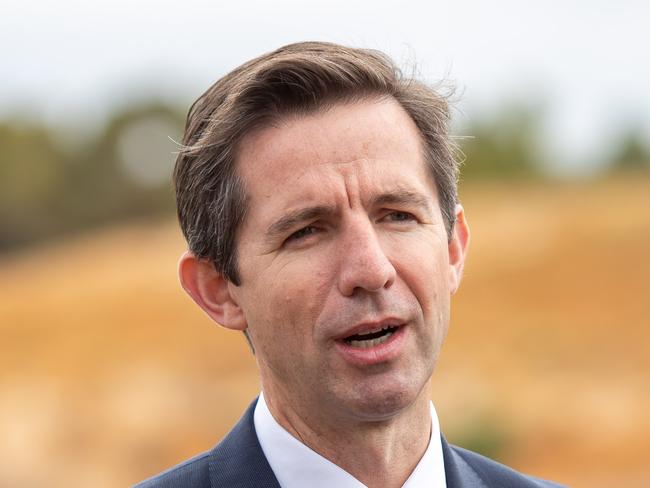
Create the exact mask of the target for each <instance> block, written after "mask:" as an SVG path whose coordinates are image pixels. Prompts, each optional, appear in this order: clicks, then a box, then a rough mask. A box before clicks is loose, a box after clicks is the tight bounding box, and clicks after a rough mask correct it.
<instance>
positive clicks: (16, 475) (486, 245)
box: [0, 178, 650, 488]
mask: <svg viewBox="0 0 650 488" xmlns="http://www.w3.org/2000/svg"><path fill="white" fill-rule="evenodd" d="M462 194H463V196H464V197H465V198H464V204H465V207H466V210H467V213H468V216H469V219H470V224H471V226H472V231H473V242H472V245H471V251H470V257H469V261H468V263H467V268H466V274H465V279H464V283H463V286H462V287H461V290H460V292H459V293H458V295H457V296H456V298H455V299H454V305H453V313H452V315H453V319H452V325H451V330H450V334H449V337H448V339H447V343H446V345H445V348H444V350H443V355H442V358H441V362H440V364H439V366H438V370H437V371H436V374H435V376H434V399H435V402H436V406H437V409H438V413H439V415H440V417H441V422H442V426H443V429H444V430H445V431H446V432H447V433H448V436H449V437H451V438H452V440H453V439H454V438H456V439H461V438H462V437H463V433H464V432H466V431H467V429H468V428H469V427H468V426H476V425H478V426H480V427H479V429H481V428H485V427H486V425H485V424H488V426H489V429H491V430H492V431H496V432H499V433H500V434H501V435H502V436H503V438H504V439H505V441H506V442H505V444H504V447H503V450H502V451H501V459H502V460H503V461H505V462H507V463H509V464H511V465H513V466H514V467H516V468H518V469H522V470H524V471H527V472H531V473H534V474H536V475H538V476H541V477H547V478H551V479H555V480H557V481H560V482H563V483H565V484H569V485H571V486H576V487H581V486H582V487H609V486H626V487H635V486H639V487H641V486H650V463H648V461H647V453H648V452H650V426H649V422H650V416H649V415H648V414H647V405H649V404H650V389H649V388H648V377H649V376H650V375H649V373H650V327H649V326H650V286H649V283H648V282H649V277H650V180H648V179H645V180H643V179H632V178H628V179H621V180H616V181H609V182H606V183H594V184H590V185H565V186H543V185H521V186H506V185H494V186H489V187H486V186H480V187H479V186H466V187H464V188H463V191H462ZM183 248H184V243H183V242H182V240H181V237H180V232H179V231H177V229H176V225H175V224H174V223H169V224H166V225H163V226H130V227H121V228H117V229H110V230H105V231H101V232H97V233H94V234H92V235H88V236H85V237H78V238H75V239H71V240H70V241H69V242H64V243H59V244H56V245H50V246H47V247H43V248H40V249H36V250H31V251H29V252H26V253H24V254H22V255H18V256H12V257H11V258H10V259H9V258H5V259H4V261H0V297H2V298H1V299H0V371H1V372H2V373H0V432H1V433H2V437H3V443H2V445H0V486H16V487H21V486H50V487H57V486H62V487H63V486H93V487H98V488H101V487H104V486H106V487H109V486H124V485H127V484H130V483H133V482H135V481H137V480H139V479H141V478H143V477H146V476H148V475H150V474H152V473H154V472H156V471H159V470H160V469H161V468H163V467H165V466H168V465H171V464H173V463H175V462H178V461H180V460H181V459H183V458H185V457H188V456H190V455H192V454H194V453H196V452H199V451H201V450H204V449H206V448H208V447H210V446H211V445H212V444H213V443H214V442H215V441H216V440H217V439H218V438H219V437H220V436H221V435H222V434H224V433H225V432H226V431H227V430H228V428H229V427H230V426H231V425H232V423H233V422H234V421H235V420H236V419H237V417H238V416H239V414H240V412H241V411H242V409H243V408H244V406H245V405H246V404H247V403H248V402H249V401H250V400H251V399H252V398H253V397H254V395H255V394H256V392H257V389H258V383H257V379H256V373H255V363H254V360H253V358H252V357H251V355H250V354H249V352H248V350H247V346H246V343H245V341H244V339H243V337H241V336H240V335H239V334H235V333H230V332H227V331H225V330H221V329H219V328H218V327H216V326H213V325H212V324H211V323H210V322H209V320H208V319H207V318H206V317H204V316H203V314H202V313H201V312H200V311H199V310H198V308H196V307H195V305H194V304H193V303H192V302H191V301H190V300H189V298H187V297H186V296H185V295H184V294H183V292H182V291H181V289H180V287H179V286H178V283H177V279H176V272H175V267H176V260H177V258H178V256H179V255H180V253H181V251H182V250H183Z"/></svg>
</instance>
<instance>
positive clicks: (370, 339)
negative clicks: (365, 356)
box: [343, 326, 399, 349]
mask: <svg viewBox="0 0 650 488" xmlns="http://www.w3.org/2000/svg"><path fill="white" fill-rule="evenodd" d="M397 329H399V327H398V326H392V327H382V328H380V329H376V330H371V331H368V332H364V333H362V334H354V335H351V336H349V337H346V338H345V339H343V340H344V341H345V343H346V344H348V345H350V346H352V347H359V348H361V349H368V348H371V347H374V346H378V345H379V344H383V343H384V342H386V341H387V340H388V339H389V338H390V336H392V335H393V334H394V333H395V332H396V331H397Z"/></svg>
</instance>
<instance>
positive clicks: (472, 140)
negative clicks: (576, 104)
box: [460, 104, 542, 179]
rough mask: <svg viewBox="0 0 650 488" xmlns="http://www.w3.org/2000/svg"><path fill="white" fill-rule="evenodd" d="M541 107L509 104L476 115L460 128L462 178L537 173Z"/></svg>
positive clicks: (527, 175)
mask: <svg viewBox="0 0 650 488" xmlns="http://www.w3.org/2000/svg"><path fill="white" fill-rule="evenodd" d="M540 121H541V111H540V110H539V109H538V108H534V107H532V106H523V105H514V104H512V105H510V106H508V107H507V108H505V109H504V110H502V111H501V112H499V113H497V114H496V115H493V116H491V117H489V118H476V119H474V120H473V121H471V122H470V123H469V124H468V125H467V126H466V127H465V128H464V129H463V133H464V134H466V136H462V137H461V138H460V148H461V150H462V151H463V153H464V155H465V163H464V165H463V168H462V175H463V177H464V178H465V179H490V178H499V179H503V178H522V177H527V178H530V177H539V176H540V175H541V163H542V161H541V156H540V154H539V147H538V144H539V139H540V125H541V124H540Z"/></svg>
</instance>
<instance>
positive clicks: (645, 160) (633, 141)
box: [611, 126, 650, 171]
mask: <svg viewBox="0 0 650 488" xmlns="http://www.w3.org/2000/svg"><path fill="white" fill-rule="evenodd" d="M611 166H612V169H614V170H615V171H616V170H623V171H633V170H643V169H645V170H650V148H649V147H648V143H647V138H646V137H644V135H643V132H642V130H641V128H640V127H638V126H630V128H629V129H628V130H627V131H626V132H625V133H624V134H623V136H622V137H621V140H620V142H619V145H618V148H617V149H616V151H615V152H614V155H613V156H612V163H611Z"/></svg>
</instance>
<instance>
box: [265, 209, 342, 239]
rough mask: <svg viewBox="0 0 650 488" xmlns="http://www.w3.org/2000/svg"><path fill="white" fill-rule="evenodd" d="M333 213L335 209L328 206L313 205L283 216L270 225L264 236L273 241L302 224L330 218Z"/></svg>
mask: <svg viewBox="0 0 650 488" xmlns="http://www.w3.org/2000/svg"><path fill="white" fill-rule="evenodd" d="M335 213H336V207H333V206H328V205H314V206H312V207H306V208H301V209H298V210H296V211H294V212H289V213H288V214H286V215H283V216H282V217H280V218H279V219H278V220H276V221H275V222H274V223H272V224H271V225H270V226H269V227H268V229H267V230H266V235H267V236H268V238H269V239H273V238H274V237H276V236H280V235H284V234H286V233H287V232H289V231H290V230H293V229H294V228H295V227H298V226H299V225H300V224H302V223H304V222H308V221H310V220H315V219H318V218H321V217H324V216H331V215H333V214H335Z"/></svg>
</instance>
